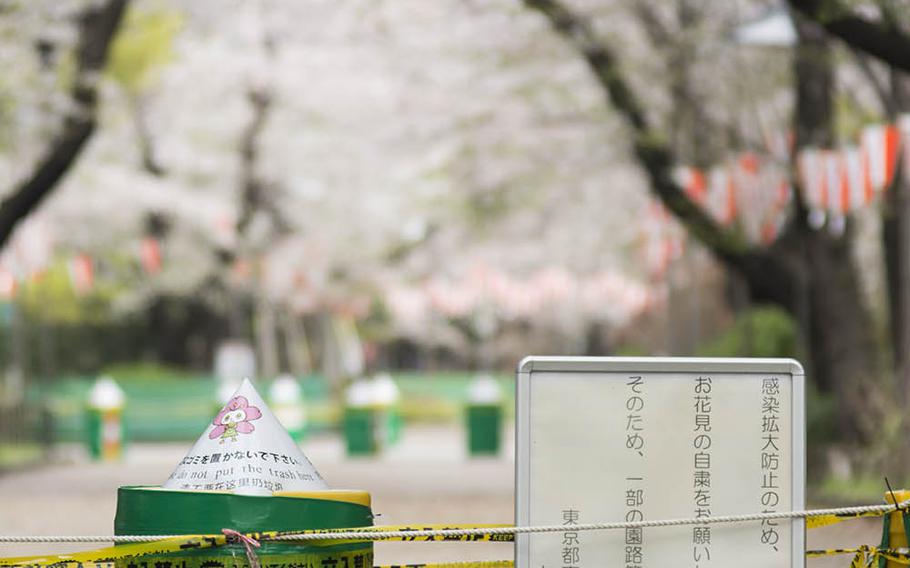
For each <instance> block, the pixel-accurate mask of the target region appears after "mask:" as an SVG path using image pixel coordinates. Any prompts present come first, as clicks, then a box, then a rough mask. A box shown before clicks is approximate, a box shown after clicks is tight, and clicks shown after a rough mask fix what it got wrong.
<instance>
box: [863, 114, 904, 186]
mask: <svg viewBox="0 0 910 568" xmlns="http://www.w3.org/2000/svg"><path fill="white" fill-rule="evenodd" d="M899 141H900V139H899V133H898V130H897V127H896V126H894V125H890V124H888V125H883V124H877V125H874V126H867V127H866V128H864V129H863V133H862V149H863V154H864V156H865V158H866V167H867V173H868V177H867V178H866V181H867V183H868V186H867V187H866V193H867V194H868V195H871V194H872V193H874V192H878V191H885V190H886V189H887V188H888V186H889V185H891V182H892V181H893V179H894V170H895V166H896V165H897V151H898V146H899V145H900V144H899Z"/></svg>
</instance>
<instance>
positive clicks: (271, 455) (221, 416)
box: [162, 380, 329, 495]
mask: <svg viewBox="0 0 910 568" xmlns="http://www.w3.org/2000/svg"><path fill="white" fill-rule="evenodd" d="M162 487H163V488H165V489H184V490H195V491H200V490H202V491H229V492H232V493H237V494H242V495H271V494H273V493H275V492H289V491H291V492H295V491H296V492H301V491H325V490H327V489H328V488H329V487H328V485H327V484H326V483H325V481H324V480H323V479H322V476H321V475H319V472H318V471H316V468H315V467H314V466H313V464H312V463H310V460H309V459H307V457H306V456H305V455H304V454H303V452H302V451H300V448H299V447H298V446H297V444H296V443H295V442H294V440H293V439H291V436H290V434H288V432H287V430H285V429H284V427H283V426H282V425H281V423H280V422H278V419H277V418H275V416H274V414H272V411H271V410H270V409H269V408H268V406H267V405H266V403H265V401H264V400H263V399H262V397H261V396H259V393H258V392H256V389H255V388H254V387H253V384H252V383H251V382H250V381H249V380H244V381H243V383H242V384H241V385H240V388H238V389H237V391H236V392H235V393H234V395H233V396H232V397H231V398H230V400H228V402H227V404H226V405H225V406H224V408H222V409H221V411H220V412H219V413H218V414H217V415H216V416H215V418H214V419H213V420H212V421H211V422H210V423H209V425H208V427H207V428H206V429H205V431H204V432H203V433H202V435H201V436H200V437H199V439H198V440H197V441H196V443H195V444H194V445H193V447H192V448H191V449H190V451H189V453H187V455H186V457H184V458H183V460H181V461H180V463H179V464H178V465H177V468H176V469H175V470H174V472H173V473H172V474H171V476H170V477H169V478H168V480H167V481H166V482H165V483H164V485H162Z"/></svg>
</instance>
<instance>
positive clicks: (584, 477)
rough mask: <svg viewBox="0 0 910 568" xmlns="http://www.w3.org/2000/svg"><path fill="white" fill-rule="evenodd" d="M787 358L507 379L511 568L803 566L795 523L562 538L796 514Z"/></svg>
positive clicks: (564, 366) (525, 372)
mask: <svg viewBox="0 0 910 568" xmlns="http://www.w3.org/2000/svg"><path fill="white" fill-rule="evenodd" d="M803 379H804V377H803V370H802V367H801V366H800V364H799V363H798V362H796V361H794V360H792V359H675V358H563V357H540V358H528V359H525V360H524V361H522V363H521V365H520V367H519V369H518V390H517V401H516V405H517V413H516V414H517V417H516V419H517V428H516V437H517V440H516V446H517V459H516V496H515V502H516V522H517V523H518V524H519V525H521V526H528V525H565V531H564V532H559V533H544V534H529V535H519V538H518V539H517V540H516V550H515V558H516V560H517V568H603V567H611V568H614V567H618V568H656V567H666V566H690V567H701V568H704V567H709V566H718V567H720V566H736V567H737V568H767V567H769V566H774V567H775V568H783V567H803V566H805V528H804V522H803V521H802V520H772V521H755V522H748V523H736V524H711V525H708V524H700V525H688V526H680V527H666V528H664V527H654V528H647V529H637V528H629V529H625V530H605V531H583V532H575V531H573V530H572V526H573V525H577V524H586V523H598V522H618V521H640V520H659V519H679V518H696V517H708V516H711V517H716V516H722V515H733V514H746V513H756V512H763V511H792V510H795V509H803V508H804V502H805V417H804V383H803Z"/></svg>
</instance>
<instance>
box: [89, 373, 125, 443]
mask: <svg viewBox="0 0 910 568" xmlns="http://www.w3.org/2000/svg"><path fill="white" fill-rule="evenodd" d="M124 401H125V397H124V395H123V390H121V389H120V386H119V385H117V383H116V382H114V380H113V379H112V378H110V377H99V378H98V380H96V381H95V384H94V385H93V386H92V389H91V390H90V391H89V396H88V401H87V402H86V408H85V442H86V446H87V448H88V453H89V456H91V458H92V459H93V460H96V461H116V460H119V459H120V458H122V457H123V449H124V446H125V441H126V440H125V438H126V435H125V429H124V426H123V407H124Z"/></svg>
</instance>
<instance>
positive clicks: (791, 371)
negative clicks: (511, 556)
mask: <svg viewBox="0 0 910 568" xmlns="http://www.w3.org/2000/svg"><path fill="white" fill-rule="evenodd" d="M544 372H546V373H553V372H562V373H565V372H571V373H641V374H645V373H714V374H720V373H724V374H738V373H742V374H749V375H752V374H761V373H764V374H777V375H789V376H790V379H791V395H790V396H791V401H790V406H791V408H790V412H791V415H790V416H791V440H790V441H791V451H792V456H791V460H792V462H791V468H792V469H791V479H790V482H791V491H792V494H791V506H792V507H793V508H794V509H803V508H805V499H806V496H805V486H806V422H805V417H806V412H805V373H804V371H803V368H802V365H800V363H799V362H798V361H796V360H794V359H760V358H755V359H746V358H718V359H714V358H687V357H680V358H676V357H526V358H525V359H523V360H522V361H521V363H519V365H518V369H517V371H516V396H515V452H516V455H515V522H516V525H518V526H527V525H528V524H529V523H530V521H531V519H530V512H531V507H530V503H531V495H530V490H531V471H530V467H531V459H530V458H531V452H532V446H531V418H532V417H531V409H532V407H531V402H532V401H531V381H533V380H534V374H535V373H544ZM612 520H615V519H602V521H604V522H607V521H612ZM531 538H532V535H528V534H519V535H517V538H516V539H515V562H516V564H515V566H516V568H532V567H531V566H530V564H529V563H530V560H531V558H530V539H531ZM791 546H792V559H791V564H790V567H792V568H803V567H805V563H806V558H805V549H806V535H805V522H804V520H802V519H794V520H793V521H792V522H791Z"/></svg>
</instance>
